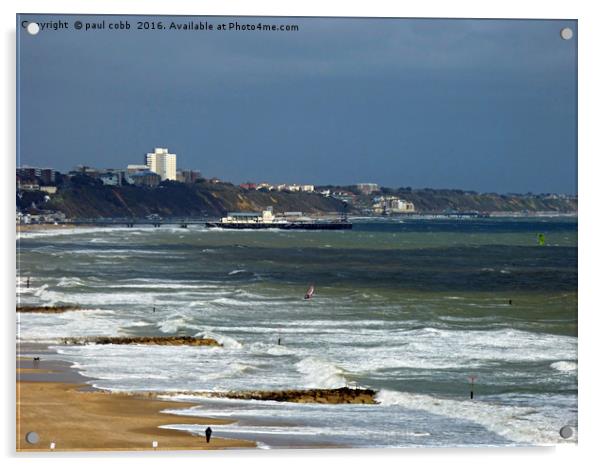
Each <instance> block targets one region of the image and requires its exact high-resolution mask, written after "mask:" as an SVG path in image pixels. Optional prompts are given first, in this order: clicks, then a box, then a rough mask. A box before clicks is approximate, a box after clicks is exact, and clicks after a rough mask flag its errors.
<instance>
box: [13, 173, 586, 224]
mask: <svg viewBox="0 0 602 466" xmlns="http://www.w3.org/2000/svg"><path fill="white" fill-rule="evenodd" d="M322 188H324V189H327V190H329V191H330V192H339V193H341V192H343V193H344V194H343V195H342V196H341V195H340V196H339V197H342V198H345V199H347V200H348V201H349V203H348V205H347V206H346V204H345V202H343V201H342V200H340V199H338V198H336V197H333V196H324V195H322V194H319V193H318V192H286V191H267V190H255V189H243V188H241V187H238V186H234V185H232V184H230V183H210V182H208V181H205V180H202V181H198V182H196V183H194V184H184V183H176V182H164V183H162V184H161V185H160V186H158V187H156V188H149V187H142V186H105V185H103V184H102V183H100V182H99V181H98V180H93V179H88V180H84V181H82V180H81V179H80V180H78V181H72V182H70V183H69V184H66V185H64V186H61V187H59V189H58V191H57V193H55V194H52V195H47V194H46V193H44V192H40V191H37V192H36V191H34V192H31V191H21V192H19V195H18V196H17V207H18V208H19V210H20V211H22V212H35V211H36V210H49V211H58V212H62V213H64V214H65V216H66V217H67V218H70V219H96V218H143V217H146V216H148V215H159V216H160V217H164V218H169V217H211V218H218V217H221V216H224V215H225V214H226V213H227V212H240V211H255V212H257V211H261V210H263V209H265V208H266V207H270V206H271V207H273V208H274V211H275V212H278V213H282V212H303V213H305V214H308V215H324V214H340V213H341V212H343V210H345V209H347V211H348V212H349V213H350V214H352V215H353V214H365V213H366V212H367V211H369V210H370V208H371V206H372V199H373V197H375V196H380V195H393V196H396V197H398V198H400V199H404V200H406V201H409V202H412V203H413V204H414V206H415V208H416V211H418V212H423V213H429V212H445V211H478V212H507V213H513V212H558V213H576V212H577V208H578V201H577V197H576V196H563V195H554V194H496V193H476V192H474V191H462V190H457V189H429V188H424V189H412V188H399V189H389V188H381V189H380V191H378V192H374V193H372V194H362V193H361V192H359V191H358V190H357V189H356V188H355V187H353V186H342V187H341V186H326V187H321V188H319V189H322Z"/></svg>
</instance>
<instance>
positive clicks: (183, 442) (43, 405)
mask: <svg viewBox="0 0 602 466" xmlns="http://www.w3.org/2000/svg"><path fill="white" fill-rule="evenodd" d="M84 380H85V379H84V378H83V377H82V376H81V375H79V374H78V373H76V372H75V371H73V370H72V369H70V368H69V365H68V364H66V363H63V362H61V361H53V360H49V359H45V358H44V356H42V360H41V361H40V362H39V363H36V364H34V361H33V360H32V359H31V358H18V359H17V445H16V449H17V451H49V450H50V443H51V442H52V443H55V445H56V447H55V449H56V450H57V451H82V450H152V449H153V447H152V443H153V441H157V442H158V448H157V449H158V450H214V449H224V448H254V447H255V446H256V445H255V443H254V442H250V441H246V440H231V439H223V438H219V425H222V424H226V423H229V422H231V421H224V420H219V419H208V418H206V419H204V418H198V417H185V416H175V415H170V414H164V413H161V411H162V410H166V409H170V408H171V409H173V408H183V407H186V406H187V405H186V404H184V403H176V402H167V401H160V400H157V399H153V398H145V397H137V396H132V395H126V394H115V393H106V392H101V391H96V390H94V389H91V388H90V386H89V385H87V384H85V383H83V381H84ZM188 406H191V405H188ZM187 423H188V424H200V425H202V426H211V428H212V430H213V437H212V438H211V442H210V443H209V444H208V443H206V440H205V438H204V437H197V436H193V435H191V434H189V433H187V432H183V431H176V430H170V429H161V428H159V426H160V425H167V424H187ZM28 432H36V433H37V434H38V436H39V441H38V442H37V443H36V444H30V443H28V442H27V441H26V440H25V437H26V435H27V433H28Z"/></svg>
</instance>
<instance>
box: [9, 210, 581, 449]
mask: <svg viewBox="0 0 602 466" xmlns="http://www.w3.org/2000/svg"><path fill="white" fill-rule="evenodd" d="M360 222H361V221H357V223H355V224H354V228H353V230H351V231H332V232H329V231H322V232H320V231H314V232H302V231H295V232H291V231H220V230H207V229H205V228H189V229H179V228H168V229H165V228H161V229H152V228H134V229H128V228H111V229H109V228H105V229H102V228H96V229H79V230H75V231H70V232H62V231H59V232H32V233H26V234H23V235H22V237H21V239H20V240H18V246H19V249H20V260H19V271H20V275H21V277H25V276H29V277H31V288H29V289H27V288H25V287H24V286H23V284H21V285H20V288H19V289H18V292H19V296H20V299H21V301H22V302H23V303H24V304H76V305H79V306H82V307H83V308H86V309H91V310H93V312H88V311H86V312H84V311H81V312H70V313H66V314H57V315H33V314H28V315H22V316H20V326H19V332H20V333H19V336H20V338H21V339H22V340H28V341H29V340H34V341H46V342H48V343H51V344H56V342H57V341H58V338H60V337H65V336H86V335H204V336H212V337H214V338H217V339H218V340H219V341H221V342H222V343H223V344H224V348H183V347H176V348H167V347H143V346H137V347H136V346H123V347H120V346H114V345H110V346H98V347H97V346H94V345H90V346H80V347H60V346H58V347H57V348H58V351H59V353H60V354H61V357H62V358H64V359H66V360H68V361H71V362H72V363H73V364H74V365H75V367H77V368H78V370H80V371H81V372H82V373H83V374H85V375H88V376H90V377H93V378H94V379H95V381H94V385H96V386H98V387H102V388H107V389H111V390H161V391H177V390H220V391H221V390H245V389H277V388H278V389H279V388H309V387H318V388H330V387H339V386H344V385H349V386H364V387H370V388H374V389H375V390H378V395H377V396H378V399H379V401H380V404H379V405H376V406H328V407H325V406H311V405H295V404H290V403H284V404H282V403H281V404H278V403H270V402H240V401H236V402H235V401H233V400H219V401H216V400H207V399H200V398H195V399H196V400H198V402H199V406H200V408H196V410H195V409H193V410H192V411H190V410H187V411H186V412H187V413H188V414H190V413H193V414H194V413H198V414H199V415H200V416H206V415H207V414H208V413H209V414H214V415H215V416H218V417H219V416H222V417H223V416H231V417H233V418H234V419H238V420H239V422H237V423H236V424H234V425H230V426H228V427H221V426H220V428H219V429H218V430H217V432H216V435H218V432H219V434H220V435H222V436H232V437H237V438H242V437H244V438H251V439H255V440H258V441H259V442H261V444H262V445H266V446H269V447H286V446H312V445H345V446H412V445H425V446H452V445H505V444H532V443H537V444H542V443H543V444H549V443H557V442H560V441H561V439H560V437H559V435H558V430H559V429H560V427H562V426H563V425H565V424H570V425H572V426H574V427H575V426H576V423H577V411H576V406H577V333H576V332H577V223H576V220H575V219H535V220H533V219H482V220H481V219H479V220H441V219H437V220H406V221H404V222H402V223H401V222H398V221H386V222H385V221H378V222H365V221H364V222H363V223H360ZM539 233H544V234H545V237H546V245H545V246H539V245H538V244H537V235H538V234H539ZM21 283H22V281H21ZM310 284H314V286H315V289H316V293H315V296H314V298H313V299H311V300H304V299H303V295H304V294H305V291H306V289H307V287H308V286H309V285H310ZM153 307H154V308H155V312H153V311H152V309H153ZM278 338H280V340H281V345H278V344H277V341H278ZM470 376H475V377H476V381H475V385H474V388H473V389H474V391H475V394H476V397H475V399H474V400H470V398H469V392H470V389H471V386H470V383H469V381H468V380H469V377H470ZM171 427H173V428H185V429H187V430H193V431H194V430H195V429H197V428H195V427H190V426H171ZM197 430H198V431H199V432H201V431H202V430H204V426H199V427H198V429H197ZM214 430H215V429H214ZM571 441H574V439H572V440H571Z"/></svg>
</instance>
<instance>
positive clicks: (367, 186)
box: [355, 183, 380, 194]
mask: <svg viewBox="0 0 602 466" xmlns="http://www.w3.org/2000/svg"><path fill="white" fill-rule="evenodd" d="M355 187H356V188H357V189H358V190H359V192H361V193H362V194H372V193H373V192H376V191H378V190H379V189H380V187H379V186H378V185H377V184H376V183H358V184H356V185H355Z"/></svg>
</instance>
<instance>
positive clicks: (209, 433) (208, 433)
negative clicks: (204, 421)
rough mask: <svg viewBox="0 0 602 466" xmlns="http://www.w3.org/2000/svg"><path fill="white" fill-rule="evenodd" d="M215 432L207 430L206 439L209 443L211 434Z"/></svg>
mask: <svg viewBox="0 0 602 466" xmlns="http://www.w3.org/2000/svg"><path fill="white" fill-rule="evenodd" d="M212 432H213V431H212V430H211V427H207V429H205V438H206V439H207V443H209V441H210V440H211V433H212Z"/></svg>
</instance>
